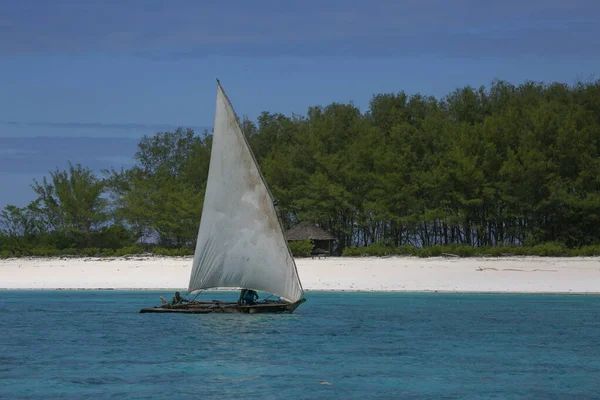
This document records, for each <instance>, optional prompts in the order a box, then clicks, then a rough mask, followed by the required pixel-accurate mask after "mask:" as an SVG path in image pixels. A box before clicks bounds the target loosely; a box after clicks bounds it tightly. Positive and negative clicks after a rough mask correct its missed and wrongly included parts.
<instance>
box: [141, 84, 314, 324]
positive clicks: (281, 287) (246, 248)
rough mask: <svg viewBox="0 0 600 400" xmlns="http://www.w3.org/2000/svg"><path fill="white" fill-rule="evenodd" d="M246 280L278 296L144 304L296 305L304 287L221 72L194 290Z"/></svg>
mask: <svg viewBox="0 0 600 400" xmlns="http://www.w3.org/2000/svg"><path fill="white" fill-rule="evenodd" d="M215 288H241V289H249V290H255V291H262V292H266V293H270V294H272V295H274V296H277V297H279V298H278V299H276V300H265V301H258V302H256V303H255V304H253V305H246V304H243V303H242V302H241V297H242V296H240V301H238V302H222V301H217V300H213V301H191V302H188V303H185V304H177V305H172V304H169V303H167V302H166V301H165V300H164V299H162V300H163V304H162V305H160V306H156V307H153V308H144V309H142V310H141V311H140V313H148V312H154V313H156V312H160V313H173V312H176V313H194V314H202V313H212V312H221V313H251V314H253V313H271V312H293V311H294V310H295V309H296V308H297V307H298V306H299V305H300V304H302V303H304V302H305V301H306V299H305V298H304V290H303V288H302V283H301V282H300V277H299V275H298V270H297V268H296V263H295V261H294V257H293V256H292V253H291V251H290V248H289V246H288V243H287V240H286V238H285V233H284V229H283V225H282V223H281V220H280V218H279V215H278V212H277V208H276V203H275V202H274V200H273V196H272V195H271V192H270V191H269V187H268V186H267V182H266V181H265V178H264V176H263V175H262V173H261V171H260V168H259V167H258V164H257V162H256V158H255V157H254V154H253V152H252V149H251V148H250V145H249V143H248V140H247V139H246V136H245V135H244V134H243V133H242V129H241V127H240V124H239V120H238V118H237V115H236V114H235V111H234V109H233V106H232V105H231V102H230V101H229V98H228V97H227V95H226V94H225V91H224V90H223V87H222V86H221V83H220V82H219V80H218V79H217V104H216V111H215V122H214V131H213V141H212V150H211V156H210V164H209V172H208V181H207V185H206V193H205V195H204V205H203V208H202V217H201V219H200V227H199V229H198V238H197V241H196V250H195V253H194V261H193V264H192V271H191V274H190V280H189V284H188V291H187V294H191V293H194V292H198V291H201V290H204V289H215Z"/></svg>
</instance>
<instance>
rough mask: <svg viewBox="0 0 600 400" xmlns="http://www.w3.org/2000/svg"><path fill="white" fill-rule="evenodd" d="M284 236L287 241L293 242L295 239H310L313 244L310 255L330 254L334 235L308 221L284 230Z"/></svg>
mask: <svg viewBox="0 0 600 400" xmlns="http://www.w3.org/2000/svg"><path fill="white" fill-rule="evenodd" d="M285 236H286V238H287V241H288V242H293V241H295V240H307V239H309V240H311V241H312V243H313V244H314V246H315V247H314V248H313V250H312V255H325V256H328V255H330V254H331V248H332V244H333V239H334V237H333V236H331V235H330V234H329V233H328V232H327V231H325V230H323V229H321V228H319V227H317V226H315V225H314V224H311V223H310V222H301V223H299V224H298V225H296V226H294V227H293V228H292V229H289V230H288V231H286V233H285Z"/></svg>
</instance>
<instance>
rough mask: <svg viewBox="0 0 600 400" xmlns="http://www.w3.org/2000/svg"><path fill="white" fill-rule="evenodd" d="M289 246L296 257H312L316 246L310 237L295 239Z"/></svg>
mask: <svg viewBox="0 0 600 400" xmlns="http://www.w3.org/2000/svg"><path fill="white" fill-rule="evenodd" d="M289 246H290V250H291V251H292V255H293V256H294V257H310V254H311V253H312V250H313V249H314V247H315V245H314V244H313V243H312V241H311V240H310V239H306V240H294V241H291V242H289Z"/></svg>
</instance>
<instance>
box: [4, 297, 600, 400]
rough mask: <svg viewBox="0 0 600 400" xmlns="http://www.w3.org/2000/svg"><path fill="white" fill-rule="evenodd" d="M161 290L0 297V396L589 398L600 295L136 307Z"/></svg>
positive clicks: (599, 381)
mask: <svg viewBox="0 0 600 400" xmlns="http://www.w3.org/2000/svg"><path fill="white" fill-rule="evenodd" d="M159 295H162V296H164V297H166V298H167V299H168V300H170V298H171V296H172V295H173V294H172V293H165V292H146V291H127V292H126V291H0V335H1V336H0V398H1V399H86V398H93V399H104V398H119V399H168V398H172V399H173V398H174V399H186V398H194V399H241V398H244V399H249V398H251V399H255V400H258V399H337V398H339V399H599V398H600V296H587V295H586V296H576V295H517V294H514V295H497V294H442V293H402V294H398V293H348V292H344V293H322V292H308V293H307V294H306V297H307V302H306V303H304V304H302V305H301V306H300V307H299V308H298V309H297V310H296V312H295V313H294V314H279V315H256V314H255V315H229V314H209V315H181V314H173V315H168V314H139V313H138V311H139V309H140V308H143V307H148V306H154V305H157V304H160V301H159V297H158V296H159ZM236 295H237V294H236V293H232V292H222V293H215V292H212V293H208V294H202V295H201V296H200V298H204V299H222V300H229V299H235V297H236Z"/></svg>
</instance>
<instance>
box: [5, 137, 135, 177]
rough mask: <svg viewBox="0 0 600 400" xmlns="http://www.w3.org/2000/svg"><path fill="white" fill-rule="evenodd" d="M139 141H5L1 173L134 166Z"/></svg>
mask: <svg viewBox="0 0 600 400" xmlns="http://www.w3.org/2000/svg"><path fill="white" fill-rule="evenodd" d="M137 144H138V140H137V139H124V138H90V137H79V138H77V137H36V138H15V137H11V138H1V137H0V149H3V150H4V151H2V152H1V153H0V173H5V174H12V173H14V172H18V173H20V174H36V173H37V174H41V175H43V174H46V173H48V172H49V171H54V170H55V169H56V168H59V169H64V168H66V167H67V166H68V162H69V161H71V162H72V163H81V164H82V165H84V166H86V167H89V168H91V169H92V170H95V171H99V170H101V169H103V168H110V167H115V168H120V167H122V166H127V165H130V164H132V163H133V156H134V154H135V152H136V151H137Z"/></svg>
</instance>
